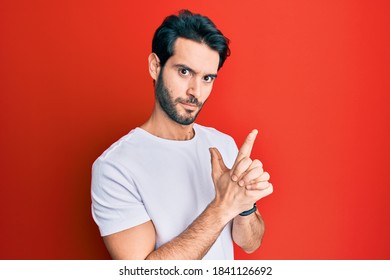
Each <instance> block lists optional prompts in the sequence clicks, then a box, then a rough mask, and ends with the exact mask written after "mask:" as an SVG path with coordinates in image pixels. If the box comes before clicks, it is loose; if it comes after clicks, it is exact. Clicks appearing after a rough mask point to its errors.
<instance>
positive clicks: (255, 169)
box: [230, 130, 273, 253]
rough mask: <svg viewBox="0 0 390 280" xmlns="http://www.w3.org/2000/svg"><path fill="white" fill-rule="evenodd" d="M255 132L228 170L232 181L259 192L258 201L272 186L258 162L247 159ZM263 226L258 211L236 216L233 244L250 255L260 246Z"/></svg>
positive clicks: (271, 189)
mask: <svg viewBox="0 0 390 280" xmlns="http://www.w3.org/2000/svg"><path fill="white" fill-rule="evenodd" d="M256 135H257V131H256V130H255V131H252V132H251V133H250V134H249V135H248V137H247V138H246V140H245V142H244V144H243V145H242V147H241V149H240V151H239V153H238V156H237V158H236V161H235V163H234V165H233V167H232V169H231V170H230V175H231V178H232V180H233V181H235V182H238V184H239V185H240V186H241V187H243V188H245V189H246V190H247V191H248V192H251V191H259V192H260V193H261V195H260V196H259V199H260V198H262V197H264V196H267V195H269V194H271V193H272V191H273V186H272V184H270V183H269V182H268V181H269V179H270V176H269V174H268V173H267V172H264V170H263V164H262V163H261V162H260V161H259V160H253V161H252V160H251V159H250V158H249V156H250V153H251V150H252V147H253V144H254V141H255V138H256ZM264 230H265V225H264V221H263V219H262V217H261V215H260V213H259V211H258V210H256V212H254V213H253V214H250V215H249V216H240V215H237V216H236V217H235V218H234V219H233V229H232V235H233V240H234V242H235V243H236V244H237V245H238V246H240V247H241V248H242V249H243V250H244V251H245V252H246V253H252V252H254V251H255V250H256V249H258V248H259V247H260V245H261V241H262V238H263V235H264Z"/></svg>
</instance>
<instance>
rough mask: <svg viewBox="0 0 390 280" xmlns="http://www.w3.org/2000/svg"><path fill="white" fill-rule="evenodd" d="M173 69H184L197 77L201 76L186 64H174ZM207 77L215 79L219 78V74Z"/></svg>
mask: <svg viewBox="0 0 390 280" xmlns="http://www.w3.org/2000/svg"><path fill="white" fill-rule="evenodd" d="M173 67H176V68H184V69H186V70H188V71H190V72H191V73H193V74H195V75H197V74H199V72H196V71H195V70H194V69H192V68H190V67H188V66H187V65H185V64H174V65H173ZM205 76H210V77H213V78H214V79H215V78H216V77H217V74H206V75H205Z"/></svg>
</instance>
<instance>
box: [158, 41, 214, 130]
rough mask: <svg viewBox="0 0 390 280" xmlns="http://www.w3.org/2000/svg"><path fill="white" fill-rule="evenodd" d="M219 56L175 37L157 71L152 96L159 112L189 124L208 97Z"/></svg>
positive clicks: (200, 45)
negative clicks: (154, 97) (170, 48)
mask: <svg viewBox="0 0 390 280" xmlns="http://www.w3.org/2000/svg"><path fill="white" fill-rule="evenodd" d="M218 63H219V54H218V52H217V51H214V50H212V49H210V48H209V47H208V46H207V45H205V44H201V43H198V42H194V41H192V40H188V39H183V38H178V39H177V40H176V42H175V47H174V55H172V56H171V57H170V58H169V59H168V60H167V62H166V64H165V65H164V67H163V68H162V69H161V70H160V73H159V76H158V78H157V81H156V85H155V94H156V98H157V100H158V103H159V105H160V107H161V109H162V110H163V111H164V112H165V113H166V114H167V115H168V116H169V117H170V118H171V119H172V120H173V121H175V122H177V123H179V124H182V125H189V124H191V123H193V122H194V121H195V119H196V116H197V115H198V114H199V112H200V110H201V109H202V106H203V104H204V103H205V102H206V100H207V98H208V96H209V95H210V92H211V89H212V86H213V82H214V79H215V78H216V76H217V71H218Z"/></svg>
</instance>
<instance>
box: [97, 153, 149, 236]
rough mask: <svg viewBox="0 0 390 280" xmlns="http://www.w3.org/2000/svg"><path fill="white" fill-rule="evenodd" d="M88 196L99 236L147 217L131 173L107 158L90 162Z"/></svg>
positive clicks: (133, 224) (127, 226)
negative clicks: (90, 175)
mask: <svg viewBox="0 0 390 280" xmlns="http://www.w3.org/2000/svg"><path fill="white" fill-rule="evenodd" d="M91 198H92V217H93V219H94V220H95V222H96V224H97V225H98V227H99V230H100V234H101V236H106V235H110V234H113V233H116V232H119V231H122V230H125V229H128V228H131V227H134V226H137V225H140V224H142V223H145V222H147V221H149V220H150V217H149V215H148V213H147V211H146V209H145V207H144V204H143V202H142V197H141V196H140V194H139V192H138V189H137V187H136V185H135V183H134V180H133V179H132V178H131V173H130V172H129V171H128V170H126V168H125V167H123V166H121V165H120V164H118V163H115V162H112V161H110V160H108V159H105V158H98V159H97V160H96V161H95V162H94V164H93V166H92V182H91Z"/></svg>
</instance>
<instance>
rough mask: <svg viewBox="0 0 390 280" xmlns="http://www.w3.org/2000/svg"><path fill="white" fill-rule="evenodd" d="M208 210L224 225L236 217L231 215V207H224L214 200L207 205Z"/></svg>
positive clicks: (234, 214) (233, 214)
mask: <svg viewBox="0 0 390 280" xmlns="http://www.w3.org/2000/svg"><path fill="white" fill-rule="evenodd" d="M208 208H209V211H210V212H211V213H212V215H213V216H215V217H216V218H218V220H219V221H221V223H223V224H224V225H226V224H227V223H228V222H230V221H231V220H232V219H233V218H234V217H235V216H236V215H237V213H233V212H232V211H231V207H224V206H223V205H222V204H220V203H218V202H217V201H215V200H213V201H212V202H211V203H210V204H209V206H208Z"/></svg>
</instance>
